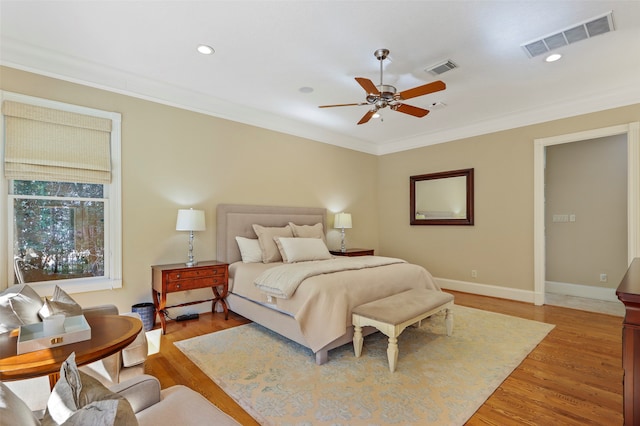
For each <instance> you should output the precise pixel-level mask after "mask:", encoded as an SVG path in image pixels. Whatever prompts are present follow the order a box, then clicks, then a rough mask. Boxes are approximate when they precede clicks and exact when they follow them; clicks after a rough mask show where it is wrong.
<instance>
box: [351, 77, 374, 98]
mask: <svg viewBox="0 0 640 426" xmlns="http://www.w3.org/2000/svg"><path fill="white" fill-rule="evenodd" d="M356 81H357V82H358V84H359V85H360V86H362V88H363V89H364V91H365V92H367V93H372V94H375V95H379V94H380V91H379V90H378V88H377V87H376V85H375V84H373V81H371V80H369V79H368V78H363V77H356Z"/></svg>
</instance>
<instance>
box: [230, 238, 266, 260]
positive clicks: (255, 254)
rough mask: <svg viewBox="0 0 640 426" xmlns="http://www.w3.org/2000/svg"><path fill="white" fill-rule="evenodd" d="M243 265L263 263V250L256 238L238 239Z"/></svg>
mask: <svg viewBox="0 0 640 426" xmlns="http://www.w3.org/2000/svg"><path fill="white" fill-rule="evenodd" d="M236 241H237V242H238V248H239V249H240V255H241V256H242V262H243V263H261V262H262V250H261V249H260V242H259V241H258V240H257V239H255V238H245V237H236Z"/></svg>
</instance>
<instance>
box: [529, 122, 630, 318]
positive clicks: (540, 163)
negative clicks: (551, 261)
mask: <svg viewBox="0 0 640 426" xmlns="http://www.w3.org/2000/svg"><path fill="white" fill-rule="evenodd" d="M616 135H626V139H627V265H629V264H630V263H631V260H633V258H635V257H637V256H638V255H639V253H640V123H639V122H634V123H630V124H626V125H620V126H613V127H607V128H602V129H595V130H589V131H585V132H579V133H572V134H567V135H560V136H555V137H550V138H543V139H536V140H535V141H534V303H535V304H536V305H543V304H545V294H546V293H545V286H546V281H545V280H546V239H545V153H546V148H547V147H550V146H553V145H560V144H566V143H571V142H579V141H585V140H591V139H596V138H603V137H608V136H616Z"/></svg>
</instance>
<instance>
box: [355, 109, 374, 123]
mask: <svg viewBox="0 0 640 426" xmlns="http://www.w3.org/2000/svg"><path fill="white" fill-rule="evenodd" d="M375 113H376V110H375V109H372V110H370V111H367V113H366V114H365V115H364V116H363V117H362V118H361V119H360V121H358V124H364V123H366V122H367V121H369V120H371V117H373V114H375Z"/></svg>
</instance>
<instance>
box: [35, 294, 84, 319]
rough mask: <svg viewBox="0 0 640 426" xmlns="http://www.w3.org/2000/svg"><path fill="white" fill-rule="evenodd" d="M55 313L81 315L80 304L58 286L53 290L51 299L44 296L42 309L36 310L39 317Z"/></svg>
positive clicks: (70, 315) (67, 315) (71, 315)
mask: <svg viewBox="0 0 640 426" xmlns="http://www.w3.org/2000/svg"><path fill="white" fill-rule="evenodd" d="M56 314H62V315H64V316H66V317H73V316H76V315H82V306H80V305H79V304H78V303H77V302H76V301H75V300H73V298H72V297H71V296H69V295H68V294H67V293H66V292H65V291H64V290H63V289H61V288H60V287H58V286H56V288H55V289H54V290H53V295H52V296H51V300H48V299H46V298H45V300H44V304H43V305H42V309H40V311H39V312H38V315H40V318H47V317H50V316H51V315H56Z"/></svg>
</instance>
